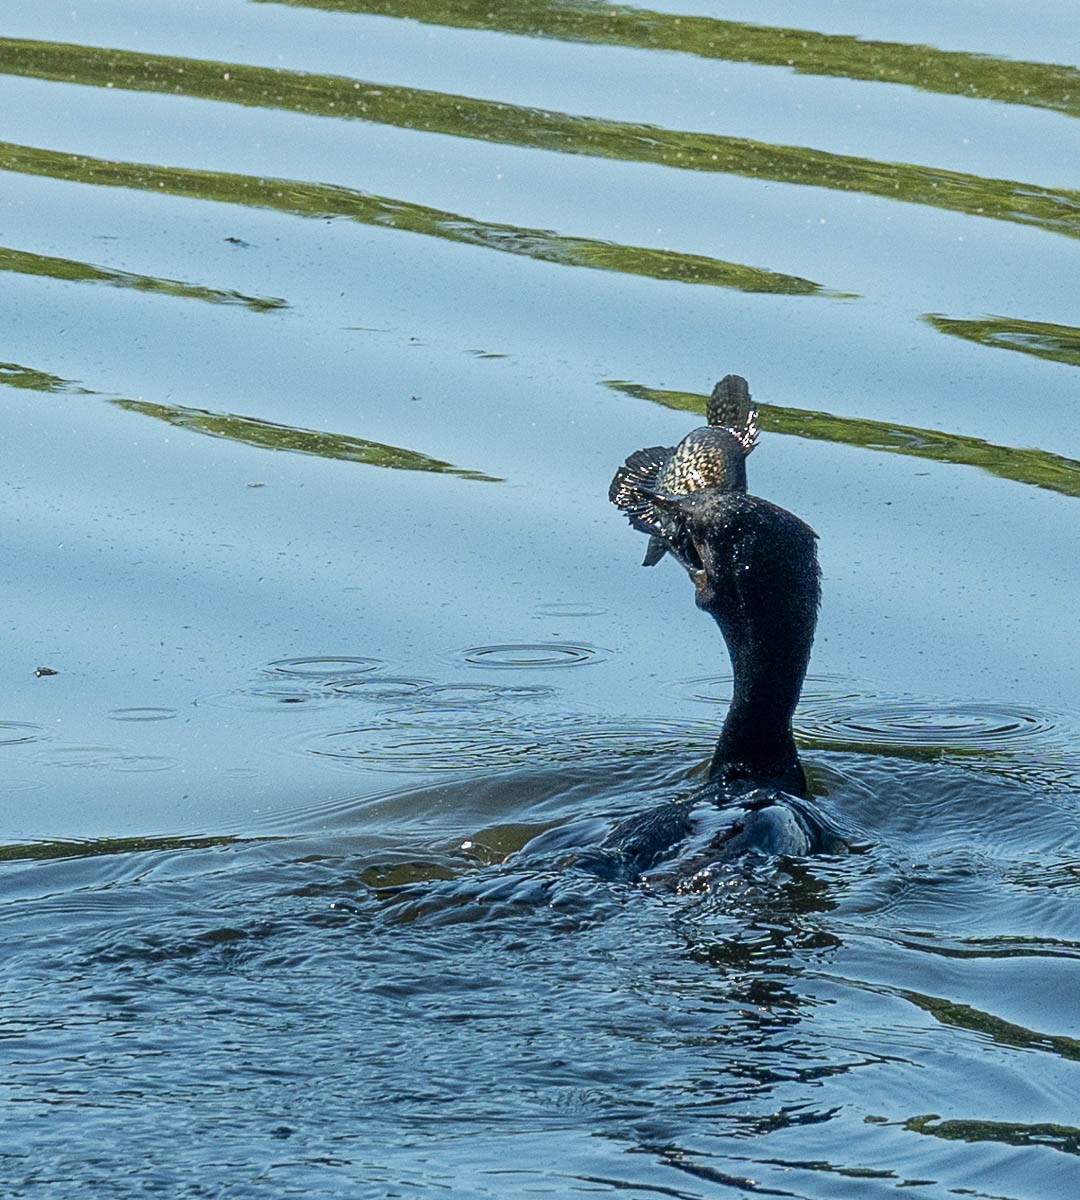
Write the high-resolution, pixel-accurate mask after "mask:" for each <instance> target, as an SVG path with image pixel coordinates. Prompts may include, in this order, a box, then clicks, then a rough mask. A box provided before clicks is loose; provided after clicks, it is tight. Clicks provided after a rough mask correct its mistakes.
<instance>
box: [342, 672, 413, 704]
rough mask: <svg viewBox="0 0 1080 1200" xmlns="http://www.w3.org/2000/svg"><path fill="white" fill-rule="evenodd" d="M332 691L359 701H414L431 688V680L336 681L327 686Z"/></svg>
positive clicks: (376, 677)
mask: <svg viewBox="0 0 1080 1200" xmlns="http://www.w3.org/2000/svg"><path fill="white" fill-rule="evenodd" d="M327 686H328V687H329V689H330V691H332V692H336V693H337V694H338V695H342V696H352V697H355V698H356V699H358V700H369V701H372V702H386V701H392V700H413V699H415V697H416V694H417V693H418V692H421V691H426V690H427V689H428V688H429V687H430V686H431V680H430V679H404V678H402V679H393V678H391V677H389V676H387V675H376V676H375V677H374V678H373V679H368V678H362V679H335V680H333V681H332V682H331V683H329V684H327Z"/></svg>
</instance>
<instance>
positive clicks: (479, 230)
mask: <svg viewBox="0 0 1080 1200" xmlns="http://www.w3.org/2000/svg"><path fill="white" fill-rule="evenodd" d="M204 65H209V64H204ZM233 69H234V70H241V69H242V68H233ZM179 72H180V74H181V75H185V77H186V72H185V68H184V67H183V66H180V67H179ZM215 78H216V77H215ZM305 78H307V77H306V76H305ZM108 86H110V87H111V86H112V85H111V84H109V85H108ZM378 92H379V94H381V89H379V90H378ZM333 103H336V102H331V104H333ZM337 115H344V114H337ZM0 170H6V171H19V172H24V173H26V174H28V175H43V176H47V177H49V178H52V179H63V180H71V181H73V182H77V183H90V184H97V185H100V186H105V187H123V188H137V189H138V190H140V191H146V192H153V193H157V194H159V195H173V196H191V197H194V198H196V199H200V200H213V201H216V202H218V203H221V204H237V205H245V206H249V207H254V208H267V209H275V210H277V211H280V212H287V213H292V214H295V215H296V216H303V217H323V218H325V217H342V218H345V219H347V220H350V221H357V222H359V223H360V224H362V225H376V226H378V227H379V228H381V229H401V230H406V231H407V232H409V233H419V234H424V235H426V236H428V237H437V238H441V239H442V240H444V241H449V242H459V243H463V244H465V245H468V246H475V247H479V248H481V249H485V250H498V251H502V252H503V253H506V254H515V255H522V256H524V257H526V258H532V259H536V260H537V261H539V262H548V263H557V264H559V265H561V266H571V267H589V268H591V269H593V270H599V271H621V272H623V273H624V274H628V275H641V276H644V277H646V278H649V279H666V280H672V281H674V282H678V283H693V284H704V285H707V286H710V287H729V288H735V289H737V290H739V291H744V292H766V293H769V292H771V293H775V294H777V295H788V296H815V295H821V296H827V297H832V298H840V299H847V298H850V295H851V294H850V293H848V292H834V291H830V290H828V289H827V288H824V287H823V286H822V285H821V284H818V283H814V282H813V281H812V280H809V279H803V278H801V277H799V276H796V275H785V274H783V273H781V272H778V271H770V270H766V269H765V268H762V267H752V266H746V265H745V264H742V263H731V262H724V261H721V260H720V259H716V258H710V257H708V256H706V255H701V254H683V253H680V252H678V251H675V250H657V249H653V248H650V247H647V246H624V245H620V244H619V243H617V242H607V241H597V240H595V239H590V238H575V237H566V236H563V235H561V234H557V233H553V232H552V231H550V230H547V229H526V228H523V227H521V226H519V225H502V224H497V223H494V222H490V221H477V220H473V219H471V218H469V217H465V216H462V215H460V214H458V213H452V212H444V211H442V210H440V209H435V208H430V207H428V206H426V205H422V204H412V203H409V202H408V201H405V200H395V199H392V198H390V197H386V196H373V195H371V194H370V193H367V192H359V191H356V190H355V189H352V188H345V187H339V186H336V185H333V184H328V183H310V182H306V181H303V180H297V179H266V178H257V177H255V176H252V175H235V174H231V173H229V172H225V171H194V170H185V169H182V168H179V167H161V166H154V165H152V164H149V163H124V162H112V161H110V160H107V159H102V158H90V157H89V156H87V155H85V154H65V153H62V152H61V151H58V150H48V149H43V148H41V147H31V146H17V145H15V144H13V143H11V142H0ZM201 298H203V299H206V298H207V297H205V296H203V297H201Z"/></svg>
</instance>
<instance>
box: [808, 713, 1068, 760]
mask: <svg viewBox="0 0 1080 1200" xmlns="http://www.w3.org/2000/svg"><path fill="white" fill-rule="evenodd" d="M1055 728H1056V725H1055V723H1054V722H1053V721H1051V720H1050V719H1048V718H1047V717H1045V716H1043V715H1040V714H1037V713H1031V712H1029V711H1027V710H1026V709H1021V708H1016V707H1010V706H1008V705H991V704H978V703H959V704H949V705H938V704H930V703H927V702H926V701H919V700H894V701H877V702H872V703H865V704H863V705H858V706H856V705H852V706H848V707H847V708H846V709H845V710H843V711H840V712H831V713H826V712H822V711H817V712H815V711H810V712H803V713H800V714H799V718H798V722H797V729H798V732H799V733H800V734H802V735H803V736H805V737H807V738H810V739H812V740H813V741H815V742H817V743H818V744H819V745H834V746H846V747H859V746H865V747H867V748H871V747H878V748H880V747H898V748H910V749H921V750H952V751H959V752H963V751H972V752H975V751H988V750H990V751H993V750H1012V749H1014V748H1018V746H1022V745H1023V743H1025V742H1027V741H1029V740H1030V739H1032V738H1036V739H1037V738H1041V737H1045V735H1047V734H1049V733H1051V732H1053V730H1054V729H1055Z"/></svg>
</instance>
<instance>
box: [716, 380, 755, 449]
mask: <svg viewBox="0 0 1080 1200" xmlns="http://www.w3.org/2000/svg"><path fill="white" fill-rule="evenodd" d="M705 415H706V417H707V418H708V422H709V424H710V425H718V426H720V427H722V428H724V429H730V430H731V432H732V433H733V434H734V436H735V437H736V439H737V440H738V441H739V443H740V445H741V446H742V448H743V452H744V453H745V454H749V453H750V451H751V450H753V448H754V447H755V446H756V445H757V436H758V424H757V415H758V414H757V407H756V406H755V404H754V400H753V397H752V396H751V395H750V388H749V387H748V386H747V383H746V380H745V379H743V377H742V376H741V375H725V376H724V378H723V379H721V380H720V382H719V383H718V384H717V385H716V387H714V388H713V390H712V395H711V396H710V397H709V402H708V404H707V405H706V407H705Z"/></svg>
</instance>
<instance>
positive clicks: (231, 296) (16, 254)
mask: <svg viewBox="0 0 1080 1200" xmlns="http://www.w3.org/2000/svg"><path fill="white" fill-rule="evenodd" d="M0 271H16V272H18V273H19V274H22V275H43V276H45V277H47V278H49V279H62V280H70V281H72V282H75V283H104V284H108V285H109V286H110V287H118V288H133V289H134V290H135V291H138V292H157V293H158V294H160V295H163V296H176V297H178V298H180V299H183V300H206V301H208V302H209V303H211V304H241V305H243V306H244V307H245V308H250V309H251V310H252V311H253V312H271V311H273V310H274V309H280V308H287V307H288V305H287V304H286V303H285V301H284V300H280V299H278V298H276V297H265V296H245V295H244V294H243V293H242V292H234V291H222V290H221V289H219V288H209V287H201V286H199V285H197V284H193V283H180V282H179V281H178V280H175V279H157V278H155V277H154V276H152V275H133V274H132V273H131V272H130V271H117V270H114V269H111V268H109V267H99V266H95V265H94V264H93V263H84V262H75V261H73V260H72V259H69V258H51V257H49V256H48V255H44V254H30V253H28V252H27V251H25V250H11V249H8V248H6V247H4V246H0Z"/></svg>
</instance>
